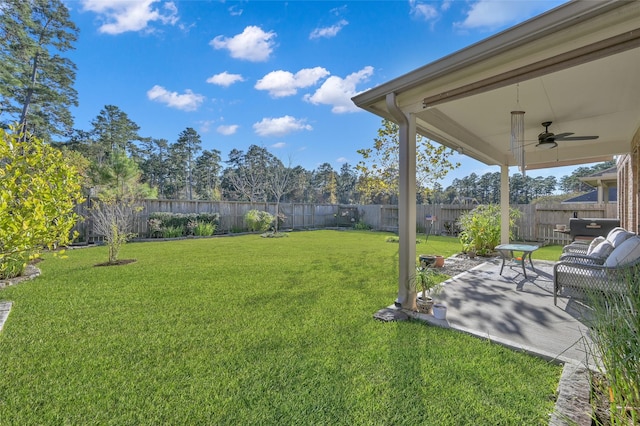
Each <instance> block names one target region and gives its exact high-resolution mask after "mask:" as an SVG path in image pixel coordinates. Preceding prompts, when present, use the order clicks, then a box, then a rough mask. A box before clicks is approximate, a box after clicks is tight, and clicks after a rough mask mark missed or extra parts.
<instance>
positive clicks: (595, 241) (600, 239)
mask: <svg viewBox="0 0 640 426" xmlns="http://www.w3.org/2000/svg"><path fill="white" fill-rule="evenodd" d="M605 239H606V238H605V237H596V238H594V239H593V240H592V241H591V244H589V248H588V249H587V254H588V255H590V254H591V252H592V251H593V249H595V248H596V247H597V246H598V244H600V243H601V242H603V241H604V240H605Z"/></svg>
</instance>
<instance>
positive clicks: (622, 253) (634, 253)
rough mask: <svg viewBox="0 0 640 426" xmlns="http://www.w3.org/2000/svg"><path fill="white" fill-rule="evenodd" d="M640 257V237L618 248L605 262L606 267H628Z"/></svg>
mask: <svg viewBox="0 0 640 426" xmlns="http://www.w3.org/2000/svg"><path fill="white" fill-rule="evenodd" d="M639 257H640V237H638V236H634V237H631V238H629V239H628V240H626V241H625V242H623V243H622V244H620V245H619V246H618V247H616V248H615V249H614V250H613V252H611V254H610V255H609V257H608V258H607V260H606V261H605V262H604V266H608V267H615V266H622V265H626V264H627V263H631V262H633V261H634V260H636V259H638V258H639Z"/></svg>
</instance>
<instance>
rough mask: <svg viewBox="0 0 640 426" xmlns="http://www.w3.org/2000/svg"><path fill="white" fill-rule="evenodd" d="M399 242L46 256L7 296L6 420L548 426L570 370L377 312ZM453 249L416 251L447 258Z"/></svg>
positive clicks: (217, 244) (135, 247) (229, 244)
mask: <svg viewBox="0 0 640 426" xmlns="http://www.w3.org/2000/svg"><path fill="white" fill-rule="evenodd" d="M388 235H389V234H384V233H374V232H355V231H354V232H345V231H342V232H341V231H313V232H298V233H292V234H290V236H289V237H288V238H279V239H265V238H260V237H259V236H256V235H245V236H237V237H223V238H213V239H193V240H180V241H172V242H157V243H133V244H128V245H127V246H125V247H124V248H123V250H122V253H121V256H120V258H122V259H125V258H135V259H137V262H136V263H132V264H129V265H124V266H117V267H94V266H93V265H95V264H97V263H101V262H105V261H106V260H107V249H106V247H96V248H88V249H81V250H73V251H70V252H69V258H68V259H56V258H53V257H47V258H46V260H45V261H44V262H42V263H40V264H39V265H38V266H39V267H40V268H41V270H42V275H41V276H40V277H39V278H37V279H35V280H34V281H31V282H26V283H22V284H19V285H16V286H13V287H10V288H7V289H5V290H2V291H0V300H12V301H13V302H14V304H13V309H12V311H11V314H10V315H9V318H8V321H7V323H6V324H5V327H4V330H3V331H2V332H1V333H0V424H2V425H5V424H6V425H26V424H82V425H88V424H114V425H127V424H131V425H138V424H153V425H158V424H229V425H240V424H242V425H254V424H263V425H288V424H313V425H371V424H379V425H391V424H397V425H400V424H409V425H416V424H437V425H463V424H478V425H495V424H503V425H505V424H514V425H520V424H527V425H531V424H547V422H548V419H549V417H548V414H549V413H550V412H551V411H552V410H553V406H554V402H553V395H554V392H555V389H556V387H557V384H558V380H559V376H560V372H561V367H559V366H555V365H550V364H548V363H547V362H545V361H543V360H540V359H537V358H534V357H531V356H528V355H526V354H522V353H516V352H513V351H511V350H508V349H505V348H503V347H501V346H498V345H495V344H492V343H489V342H487V341H483V340H479V339H476V338H473V337H470V336H467V335H465V334H461V333H457V332H455V331H451V330H444V329H440V328H437V327H431V326H427V325H425V324H423V323H421V322H400V323H398V322H393V323H383V322H378V321H375V320H374V319H373V318H372V315H373V313H374V312H375V311H377V310H378V309H380V308H382V307H384V306H386V305H388V304H390V303H391V302H392V301H393V300H394V299H395V296H396V293H397V284H396V277H397V257H398V244H396V243H387V242H385V239H386V237H387V236H388ZM459 247H460V246H459V243H458V242H457V240H455V239H453V238H446V237H430V238H429V241H428V242H427V243H424V242H423V243H421V245H420V246H419V248H418V251H419V252H427V253H429V252H433V253H438V254H443V255H447V254H451V253H454V252H456V251H457V250H459Z"/></svg>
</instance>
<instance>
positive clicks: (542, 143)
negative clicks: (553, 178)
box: [536, 121, 599, 149]
mask: <svg viewBox="0 0 640 426" xmlns="http://www.w3.org/2000/svg"><path fill="white" fill-rule="evenodd" d="M551 123H552V122H551V121H545V122H544V123H542V126H543V127H544V132H542V133H540V134H539V135H538V143H537V144H536V148H543V149H551V148H555V147H557V146H558V143H557V141H588V140H594V139H598V137H599V136H571V135H573V133H559V134H557V135H555V134H553V133H551V132H550V131H549V126H550V125H551Z"/></svg>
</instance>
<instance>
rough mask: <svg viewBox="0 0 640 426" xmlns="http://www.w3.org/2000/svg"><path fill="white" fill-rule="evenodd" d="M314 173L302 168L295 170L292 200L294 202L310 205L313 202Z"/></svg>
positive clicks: (291, 192) (292, 181) (298, 167)
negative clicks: (312, 184) (312, 185)
mask: <svg viewBox="0 0 640 426" xmlns="http://www.w3.org/2000/svg"><path fill="white" fill-rule="evenodd" d="M312 177H313V172H311V171H309V170H306V169H305V168H304V167H302V166H296V167H294V168H293V173H292V176H291V189H290V198H291V200H292V201H297V202H302V203H309V202H311V201H312V196H311V193H312V190H311V180H312Z"/></svg>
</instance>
